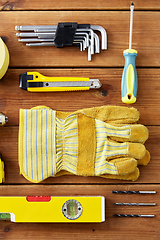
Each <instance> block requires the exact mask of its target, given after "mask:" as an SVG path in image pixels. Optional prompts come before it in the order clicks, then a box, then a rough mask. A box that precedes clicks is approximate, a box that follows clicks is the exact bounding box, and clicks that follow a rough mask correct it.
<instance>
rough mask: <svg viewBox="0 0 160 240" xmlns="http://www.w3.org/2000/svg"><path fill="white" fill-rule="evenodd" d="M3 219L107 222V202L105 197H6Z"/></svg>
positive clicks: (1, 204) (0, 201) (0, 200)
mask: <svg viewBox="0 0 160 240" xmlns="http://www.w3.org/2000/svg"><path fill="white" fill-rule="evenodd" d="M3 216H4V218H5V216H7V218H8V219H10V220H11V222H67V223H69V222H72V223H73V222H103V221H105V199H104V197H102V196H93V197H92V196H79V197H73V196H72V197H68V196H65V197H52V196H46V197H41V196H33V197H32V196H29V197H8V196H7V197H3V196H2V197H0V218H1V219H3ZM5 220H6V219H5Z"/></svg>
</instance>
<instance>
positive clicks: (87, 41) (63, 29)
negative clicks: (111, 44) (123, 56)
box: [15, 23, 107, 61]
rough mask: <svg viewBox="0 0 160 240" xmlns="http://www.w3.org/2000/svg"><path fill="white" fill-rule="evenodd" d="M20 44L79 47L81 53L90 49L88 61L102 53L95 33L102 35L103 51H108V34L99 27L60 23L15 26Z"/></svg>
mask: <svg viewBox="0 0 160 240" xmlns="http://www.w3.org/2000/svg"><path fill="white" fill-rule="evenodd" d="M15 30H16V31H20V32H18V33H16V36H17V37H20V39H18V41H19V42H24V43H26V46H32V47H36V46H56V47H64V46H72V45H77V46H79V49H80V51H84V50H85V49H86V48H88V61H91V55H93V54H94V53H100V40H99V37H98V35H97V34H96V33H95V32H94V31H100V33H101V42H102V44H101V49H102V50H106V49H107V33H106V31H105V29H104V28H103V27H101V26H98V25H90V24H77V23H58V25H39V26H38V25H35V26H34V25H33V26H32V25H31V26H29V25H28V26H27V25H24V26H15Z"/></svg>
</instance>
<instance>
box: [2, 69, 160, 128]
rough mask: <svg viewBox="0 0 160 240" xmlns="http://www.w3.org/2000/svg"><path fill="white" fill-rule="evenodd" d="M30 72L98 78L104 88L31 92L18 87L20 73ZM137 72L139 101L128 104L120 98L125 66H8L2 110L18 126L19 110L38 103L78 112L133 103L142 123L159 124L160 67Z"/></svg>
mask: <svg viewBox="0 0 160 240" xmlns="http://www.w3.org/2000/svg"><path fill="white" fill-rule="evenodd" d="M27 71H38V72H40V73H41V74H43V75H46V76H62V77H65V76H66V77H89V78H90V79H95V78H98V79H99V80H100V81H101V83H102V88H101V89H99V90H90V91H79V92H52V93H49V92H48V93H31V92H28V91H25V90H22V89H20V88H19V75H20V74H21V73H24V72H27ZM137 73H138V85H139V86H138V96H137V102H136V103H135V104H132V105H128V104H123V103H122V101H121V86H120V85H121V77H122V69H104V68H103V69H99V68H97V69H92V68H87V69H77V68H76V69H29V68H27V69H9V70H8V72H7V74H6V75H5V77H4V78H3V79H2V80H1V81H0V101H1V104H0V111H1V112H4V113H5V114H6V115H7V116H8V117H9V122H8V123H7V125H18V122H19V119H18V116H19V109H20V108H27V109H28V108H32V107H34V106H38V105H45V106H48V107H50V108H52V109H55V110H58V111H76V110H78V109H82V108H87V107H95V106H102V105H121V106H126V107H131V106H133V107H135V108H137V109H138V110H139V112H140V122H141V123H142V124H144V125H160V111H159V108H160V95H159V90H160V88H159V75H160V70H159V69H156V70H155V69H138V70H137ZM151 83H152V87H151Z"/></svg>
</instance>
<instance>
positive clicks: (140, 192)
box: [112, 191, 156, 194]
mask: <svg viewBox="0 0 160 240" xmlns="http://www.w3.org/2000/svg"><path fill="white" fill-rule="evenodd" d="M112 193H120V194H123V193H129V194H155V193H156V191H112Z"/></svg>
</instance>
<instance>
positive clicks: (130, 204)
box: [114, 203, 156, 206]
mask: <svg viewBox="0 0 160 240" xmlns="http://www.w3.org/2000/svg"><path fill="white" fill-rule="evenodd" d="M114 204H115V205H116V206H156V203H114Z"/></svg>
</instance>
